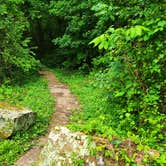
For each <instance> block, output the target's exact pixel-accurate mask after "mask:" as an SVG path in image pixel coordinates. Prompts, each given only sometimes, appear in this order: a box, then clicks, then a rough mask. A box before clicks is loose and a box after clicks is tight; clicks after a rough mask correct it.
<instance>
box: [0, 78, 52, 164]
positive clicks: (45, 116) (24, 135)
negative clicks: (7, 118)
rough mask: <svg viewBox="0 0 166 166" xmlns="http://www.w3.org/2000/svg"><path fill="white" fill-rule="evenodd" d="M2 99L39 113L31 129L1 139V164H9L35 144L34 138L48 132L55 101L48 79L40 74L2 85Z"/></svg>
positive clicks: (0, 94)
mask: <svg viewBox="0 0 166 166" xmlns="http://www.w3.org/2000/svg"><path fill="white" fill-rule="evenodd" d="M0 101H5V102H8V103H11V104H14V105H18V106H20V105H21V106H24V107H27V108H29V109H32V110H33V111H35V112H36V113H37V118H36V123H35V125H33V126H32V127H31V128H30V129H28V130H27V131H23V132H17V134H16V135H14V136H12V137H11V138H9V139H6V140H0V166H8V165H12V164H13V162H14V161H16V160H17V159H18V157H20V156H21V155H22V154H23V153H24V152H25V151H27V150H28V149H29V148H30V147H31V146H32V145H34V143H35V142H34V141H33V140H35V139H37V138H38V137H39V136H40V135H42V134H44V133H45V132H46V129H47V126H48V123H49V120H50V116H51V114H52V113H53V110H54V109H53V106H54V102H53V98H52V97H51V95H50V93H49V89H48V86H47V81H46V80H43V79H42V78H41V77H40V76H39V75H33V76H31V78H27V79H25V80H22V81H21V82H19V83H15V84H14V85H13V84H10V85H7V84H4V85H1V86H0Z"/></svg>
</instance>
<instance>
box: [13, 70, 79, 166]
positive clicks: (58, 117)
mask: <svg viewBox="0 0 166 166" xmlns="http://www.w3.org/2000/svg"><path fill="white" fill-rule="evenodd" d="M40 74H41V75H43V77H45V78H46V79H47V80H48V86H49V89H50V92H51V94H52V95H53V97H54V99H55V103H56V105H55V113H54V114H53V115H52V119H51V121H50V125H49V127H48V131H47V134H46V135H45V136H42V137H40V138H39V140H38V141H37V142H36V146H34V147H32V148H31V149H30V150H29V151H28V152H27V153H25V154H24V155H23V156H22V157H21V158H20V159H18V160H17V161H16V163H15V164H14V165H13V166H31V165H32V164H33V163H34V162H35V161H37V158H38V155H39V154H40V151H41V149H42V147H43V146H44V145H45V143H46V141H47V137H48V133H49V131H50V129H51V128H52V127H55V126H59V125H60V126H64V125H66V124H67V123H68V122H69V116H70V115H71V112H72V110H74V109H78V108H79V104H78V101H77V99H76V98H75V97H74V96H73V95H72V94H71V93H70V90H69V89H68V88H67V87H66V86H65V85H64V84H62V83H61V82H60V81H59V80H58V79H57V78H56V77H55V76H54V74H53V73H51V72H49V71H41V72H40ZM46 104H47V103H46Z"/></svg>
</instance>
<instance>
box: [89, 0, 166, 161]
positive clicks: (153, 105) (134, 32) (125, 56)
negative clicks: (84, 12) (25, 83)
mask: <svg viewBox="0 0 166 166" xmlns="http://www.w3.org/2000/svg"><path fill="white" fill-rule="evenodd" d="M122 4H123V2H122V3H120V2H119V4H116V3H115V4H114V5H113V6H112V7H113V8H114V9H115V15H116V17H117V19H118V20H119V21H117V23H116V24H115V25H111V26H110V27H109V28H108V30H107V31H106V32H105V33H104V34H102V35H101V36H99V37H97V38H95V39H94V40H92V41H91V42H90V44H92V43H94V46H98V49H99V50H104V52H105V54H103V56H102V57H101V58H98V59H95V60H94V64H95V65H96V67H100V66H101V67H102V69H101V71H100V72H98V73H97V74H96V82H95V85H96V86H100V87H101V88H102V89H104V90H105V92H106V94H107V98H108V101H109V102H110V103H111V105H112V106H113V107H112V111H113V112H115V114H116V118H117V121H119V124H117V126H116V127H117V129H118V130H119V132H124V133H127V132H128V131H132V132H134V133H135V134H136V135H139V137H141V138H142V139H145V138H147V139H146V141H147V143H148V144H149V145H150V146H152V147H155V146H156V147H157V148H159V149H160V150H162V147H163V146H164V142H165V134H164V132H163V131H164V130H165V128H166V121H165V118H166V115H165V113H166V112H165V109H166V107H165V106H164V104H162V103H165V87H166V82H165V78H166V74H165V71H166V68H165V65H166V47H165V44H166V38H165V33H166V21H165V16H164V15H163V14H162V12H164V13H165V12H166V10H165V9H166V8H165V5H164V4H156V3H155V2H151V1H148V2H146V3H144V4H142V2H141V1H140V2H139V3H138V4H137V5H138V6H142V5H144V6H143V7H144V8H143V9H142V10H141V11H140V10H138V11H135V8H136V7H135V6H134V7H131V6H129V7H126V5H125V4H123V5H124V6H123V7H122V6H121V5H122ZM131 4H134V1H131V2H130V3H129V4H127V6H128V5H131ZM119 7H121V13H120V14H119V13H117V12H118V10H119ZM103 10H106V9H105V8H104V9H103ZM154 10H155V13H154ZM132 12H135V16H134V17H133V18H132V19H129V18H130V17H131V15H128V14H132ZM122 19H123V21H125V23H124V24H122V23H121V20H122ZM162 162H163V161H162ZM162 162H161V163H162ZM164 162H165V161H164Z"/></svg>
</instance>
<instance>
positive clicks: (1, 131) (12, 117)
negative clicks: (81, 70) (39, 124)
mask: <svg viewBox="0 0 166 166" xmlns="http://www.w3.org/2000/svg"><path fill="white" fill-rule="evenodd" d="M35 117H36V113H34V112H33V111H31V110H27V109H18V107H16V108H14V107H12V108H11V109H8V108H7V109H5V108H0V138H1V139H5V138H8V137H10V136H11V135H12V134H14V133H15V132H17V131H20V130H27V129H28V128H29V127H30V126H31V125H32V124H33V123H34V122H35Z"/></svg>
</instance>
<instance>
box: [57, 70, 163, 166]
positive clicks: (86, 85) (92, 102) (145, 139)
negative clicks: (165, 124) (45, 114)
mask: <svg viewBox="0 0 166 166" xmlns="http://www.w3.org/2000/svg"><path fill="white" fill-rule="evenodd" d="M54 73H55V74H56V76H58V77H59V79H60V80H61V81H62V82H65V83H67V84H68V85H69V87H70V88H71V90H72V92H73V93H74V94H75V95H76V96H77V97H78V99H79V102H80V104H81V108H82V111H81V112H78V111H76V112H75V113H74V116H72V117H71V120H72V125H71V126H70V127H71V128H72V129H74V130H79V131H83V132H84V133H86V134H89V135H92V136H100V137H103V138H107V139H108V140H110V141H111V143H113V144H115V145H117V146H118V145H120V144H124V142H125V141H124V140H128V139H130V140H132V141H133V142H134V143H135V145H136V146H135V147H134V145H132V146H133V147H129V146H128V145H127V143H126V145H125V148H120V149H118V152H117V153H116V154H117V155H119V156H121V157H120V158H119V159H121V160H124V161H125V163H126V165H127V164H130V165H131V164H132V165H139V164H136V163H135V162H134V161H135V160H134V158H136V156H137V154H138V153H142V152H143V151H147V154H143V153H142V154H143V155H144V161H143V163H142V164H143V165H145V164H150V165H156V166H157V165H163V166H164V164H165V163H166V158H165V156H166V152H165V138H164V139H161V140H159V139H158V137H153V136H152V135H151V134H149V135H147V134H145V135H141V134H139V133H134V132H131V130H130V129H129V128H128V127H127V126H126V127H125V126H124V127H123V128H119V126H120V120H119V115H118V113H117V112H115V110H114V109H113V108H112V104H111V103H108V100H107V95H105V92H104V91H103V89H102V88H98V87H96V85H95V77H94V73H92V74H91V75H84V74H83V73H81V72H67V71H63V70H58V69H56V70H54ZM157 125H160V124H157ZM151 132H152V133H153V132H155V128H153V129H151ZM161 132H162V131H161ZM160 134H161V135H162V134H163V133H160ZM115 148H116V146H115ZM128 148H129V149H130V148H131V149H132V148H135V152H134V153H133V154H132V155H133V156H132V157H131V156H130V157H128V155H127V149H128ZM99 149H100V150H101V149H102V147H99ZM150 151H152V152H154V154H155V157H154V158H153V159H152V158H151V159H149V153H150ZM108 155H109V152H108V151H106V156H107V157H108ZM115 158H116V157H115ZM117 158H118V157H117ZM140 165H141V164H140Z"/></svg>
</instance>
